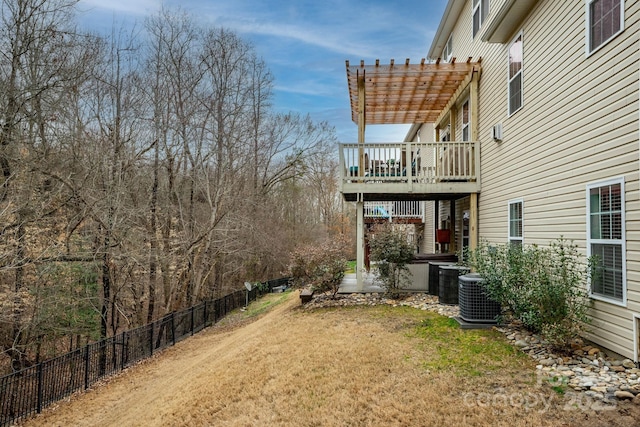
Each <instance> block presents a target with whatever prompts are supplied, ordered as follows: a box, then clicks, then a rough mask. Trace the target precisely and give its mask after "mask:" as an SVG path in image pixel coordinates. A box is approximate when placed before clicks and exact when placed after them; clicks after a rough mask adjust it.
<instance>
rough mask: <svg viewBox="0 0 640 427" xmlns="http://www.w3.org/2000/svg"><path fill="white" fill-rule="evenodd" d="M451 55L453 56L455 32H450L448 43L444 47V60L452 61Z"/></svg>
mask: <svg viewBox="0 0 640 427" xmlns="http://www.w3.org/2000/svg"><path fill="white" fill-rule="evenodd" d="M451 57H453V33H451V34H449V38H448V39H447V43H446V44H445V45H444V49H442V59H443V61H444V62H449V61H451Z"/></svg>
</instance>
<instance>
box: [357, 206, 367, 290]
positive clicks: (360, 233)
mask: <svg viewBox="0 0 640 427" xmlns="http://www.w3.org/2000/svg"><path fill="white" fill-rule="evenodd" d="M356 215H357V220H356V285H357V289H358V291H359V292H362V291H364V277H363V275H364V268H365V267H364V202H363V201H362V198H361V197H358V201H357V202H356Z"/></svg>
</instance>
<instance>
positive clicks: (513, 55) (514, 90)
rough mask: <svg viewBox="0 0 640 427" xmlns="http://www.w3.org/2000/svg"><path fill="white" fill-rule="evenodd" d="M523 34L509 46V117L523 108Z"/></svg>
mask: <svg viewBox="0 0 640 427" xmlns="http://www.w3.org/2000/svg"><path fill="white" fill-rule="evenodd" d="M522 64H523V49H522V33H520V34H519V35H518V37H516V38H515V40H514V41H513V42H512V43H511V46H509V115H511V114H513V113H515V112H516V111H518V110H519V109H520V108H522Z"/></svg>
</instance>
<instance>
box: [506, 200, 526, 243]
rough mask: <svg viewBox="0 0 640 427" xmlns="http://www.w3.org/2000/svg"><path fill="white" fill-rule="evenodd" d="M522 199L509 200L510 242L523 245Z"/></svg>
mask: <svg viewBox="0 0 640 427" xmlns="http://www.w3.org/2000/svg"><path fill="white" fill-rule="evenodd" d="M522 205H523V202H522V199H519V200H511V201H509V244H510V245H514V246H522V240H523V238H522V223H523V212H522Z"/></svg>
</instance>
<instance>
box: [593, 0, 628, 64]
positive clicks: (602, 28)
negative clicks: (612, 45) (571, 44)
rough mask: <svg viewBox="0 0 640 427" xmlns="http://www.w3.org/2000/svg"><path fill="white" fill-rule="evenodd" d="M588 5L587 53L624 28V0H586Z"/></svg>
mask: <svg viewBox="0 0 640 427" xmlns="http://www.w3.org/2000/svg"><path fill="white" fill-rule="evenodd" d="M585 1H586V7H587V54H590V53H591V52H594V51H595V50H597V49H598V48H599V47H600V46H603V45H604V44H605V43H606V42H608V41H609V40H611V39H612V38H613V37H615V36H616V35H618V34H619V33H621V32H622V30H624V0H585Z"/></svg>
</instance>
